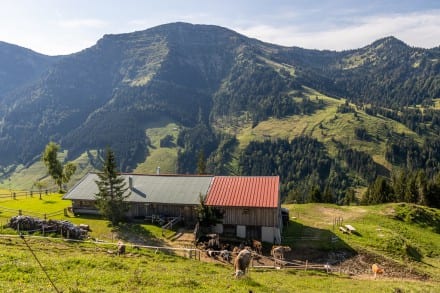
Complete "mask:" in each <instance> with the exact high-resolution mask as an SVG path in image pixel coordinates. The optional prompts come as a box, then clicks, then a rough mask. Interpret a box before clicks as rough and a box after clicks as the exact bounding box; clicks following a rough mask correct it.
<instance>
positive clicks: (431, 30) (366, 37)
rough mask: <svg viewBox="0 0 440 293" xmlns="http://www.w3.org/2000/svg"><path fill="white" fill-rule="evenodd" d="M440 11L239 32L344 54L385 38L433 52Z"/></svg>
mask: <svg viewBox="0 0 440 293" xmlns="http://www.w3.org/2000/svg"><path fill="white" fill-rule="evenodd" d="M439 15H440V10H433V11H426V12H420V13H410V14H392V15H376V16H368V17H360V18H359V19H357V20H356V21H355V22H353V23H352V24H351V25H349V26H344V27H342V26H340V27H332V28H331V29H326V28H321V29H320V30H316V27H315V28H314V29H313V31H310V30H308V29H307V27H306V26H295V25H286V26H278V27H275V26H271V25H257V26H251V27H242V28H235V29H236V30H237V31H239V32H240V33H242V34H244V35H247V36H250V37H254V38H257V39H260V40H263V41H267V42H271V43H275V44H280V45H285V46H299V47H304V48H310V49H330V50H344V49H352V48H359V47H363V46H366V45H368V44H369V43H371V42H373V41H375V40H377V39H379V38H382V37H385V36H391V35H393V36H395V37H397V38H399V39H401V40H403V41H404V42H406V43H407V44H408V45H411V46H416V47H424V48H432V47H435V46H438V45H440V17H438V16H439Z"/></svg>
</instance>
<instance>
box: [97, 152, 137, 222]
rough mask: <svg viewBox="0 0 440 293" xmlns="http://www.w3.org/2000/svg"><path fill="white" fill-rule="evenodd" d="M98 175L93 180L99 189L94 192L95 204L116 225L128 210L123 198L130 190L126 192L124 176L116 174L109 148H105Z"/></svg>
mask: <svg viewBox="0 0 440 293" xmlns="http://www.w3.org/2000/svg"><path fill="white" fill-rule="evenodd" d="M98 177H99V180H96V181H95V182H96V185H98V189H99V192H98V193H97V194H95V196H96V199H97V200H96V206H97V208H98V209H99V211H100V212H101V214H102V215H103V216H104V217H105V218H107V219H108V220H109V221H110V222H111V223H112V225H113V226H116V225H118V224H119V222H121V221H122V220H123V218H124V216H125V213H126V211H127V210H128V205H127V203H126V202H125V201H124V200H125V199H126V198H127V197H128V196H130V192H127V191H128V188H127V187H126V184H125V182H124V178H122V177H121V176H120V175H118V172H117V170H116V159H115V155H114V153H113V151H112V150H111V149H110V148H107V150H106V154H105V159H104V164H103V168H102V173H99V174H98Z"/></svg>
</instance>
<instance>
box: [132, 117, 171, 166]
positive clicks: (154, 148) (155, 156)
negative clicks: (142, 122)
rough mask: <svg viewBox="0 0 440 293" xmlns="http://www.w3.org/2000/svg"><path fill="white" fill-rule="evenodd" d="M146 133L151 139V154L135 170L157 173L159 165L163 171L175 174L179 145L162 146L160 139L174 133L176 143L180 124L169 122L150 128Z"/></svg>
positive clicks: (149, 149)
mask: <svg viewBox="0 0 440 293" xmlns="http://www.w3.org/2000/svg"><path fill="white" fill-rule="evenodd" d="M146 134H147V136H148V138H149V139H150V146H149V147H148V152H149V155H148V157H147V160H146V161H145V162H143V163H140V164H139V165H138V166H137V167H136V169H135V170H134V172H135V173H146V174H155V173H156V168H157V167H158V166H159V167H160V172H161V173H164V174H175V173H176V162H177V147H172V148H165V147H160V140H161V139H162V138H164V137H165V136H166V135H172V136H173V137H174V143H176V141H177V136H178V134H179V126H178V125H177V124H175V123H167V124H166V125H164V126H160V127H152V128H148V129H147V130H146Z"/></svg>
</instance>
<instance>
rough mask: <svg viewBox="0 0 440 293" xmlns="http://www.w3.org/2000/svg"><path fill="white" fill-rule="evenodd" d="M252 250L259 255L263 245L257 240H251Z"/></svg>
mask: <svg viewBox="0 0 440 293" xmlns="http://www.w3.org/2000/svg"><path fill="white" fill-rule="evenodd" d="M252 249H253V250H254V251H255V252H256V253H257V254H261V251H262V249H263V245H262V244H261V242H260V241H258V240H252Z"/></svg>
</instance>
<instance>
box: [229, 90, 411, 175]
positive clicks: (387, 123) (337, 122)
mask: <svg viewBox="0 0 440 293" xmlns="http://www.w3.org/2000/svg"><path fill="white" fill-rule="evenodd" d="M306 95H308V96H309V97H310V99H311V101H312V102H313V101H315V102H316V98H318V99H320V100H322V101H323V102H324V104H325V107H324V108H323V109H321V110H318V111H316V113H314V114H313V115H294V116H290V117H286V118H284V119H273V118H270V119H268V120H266V121H263V122H261V123H259V124H258V125H257V126H256V127H254V128H252V127H251V125H250V123H248V124H245V126H243V127H241V128H240V127H237V128H236V129H235V131H234V132H235V133H236V135H237V138H238V139H239V141H240V149H243V148H245V147H246V146H247V145H248V144H249V142H250V141H252V140H260V141H261V140H264V139H267V138H268V134H270V136H269V137H270V138H277V137H278V138H287V139H289V140H291V139H293V138H295V137H297V136H300V135H310V136H312V137H315V138H316V139H318V140H319V141H321V142H323V143H324V144H325V145H326V147H327V148H328V150H329V153H330V154H332V155H335V153H336V151H337V149H336V145H335V144H334V142H332V140H336V141H338V142H341V143H343V144H344V145H347V146H350V147H352V148H355V149H357V150H361V151H365V152H367V153H369V154H370V155H372V157H373V159H374V160H375V161H376V162H377V163H379V164H381V165H385V166H386V167H390V166H389V165H388V163H387V162H386V161H385V158H384V153H385V143H386V139H385V134H386V131H388V130H392V131H394V132H397V133H402V132H403V133H406V134H407V135H409V136H412V137H414V138H416V139H417V135H416V134H415V133H414V132H413V131H411V130H410V129H408V128H407V127H405V126H404V125H402V124H400V123H398V122H396V121H393V120H391V119H388V118H383V117H373V116H370V115H367V114H365V112H364V111H362V110H360V109H358V110H357V116H358V118H356V117H354V114H353V113H346V114H341V113H337V107H338V105H341V104H343V103H344V102H345V101H344V100H338V99H334V98H330V97H327V96H325V95H322V94H320V93H318V92H316V91H314V90H312V89H307V91H306ZM361 125H362V126H363V127H365V129H366V130H367V132H368V134H369V135H370V137H371V140H369V141H362V140H359V139H356V137H355V135H354V129H355V128H356V127H359V126H361Z"/></svg>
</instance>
